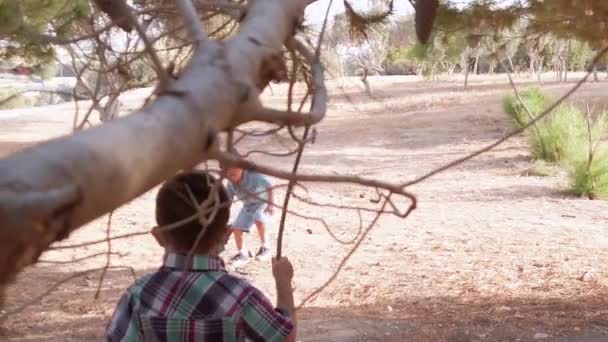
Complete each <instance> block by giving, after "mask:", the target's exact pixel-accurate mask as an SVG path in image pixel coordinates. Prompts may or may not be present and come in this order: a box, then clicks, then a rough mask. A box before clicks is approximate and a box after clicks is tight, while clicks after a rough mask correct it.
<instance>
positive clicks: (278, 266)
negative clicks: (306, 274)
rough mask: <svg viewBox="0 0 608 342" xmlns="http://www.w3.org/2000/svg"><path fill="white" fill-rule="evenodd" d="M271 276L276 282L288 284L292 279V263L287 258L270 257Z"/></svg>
mask: <svg viewBox="0 0 608 342" xmlns="http://www.w3.org/2000/svg"><path fill="white" fill-rule="evenodd" d="M272 276H273V277H274V279H275V281H276V282H277V284H289V285H291V281H292V280H293V265H291V262H289V259H287V258H281V259H276V258H272Z"/></svg>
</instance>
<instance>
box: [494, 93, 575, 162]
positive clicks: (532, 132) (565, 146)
mask: <svg viewBox="0 0 608 342" xmlns="http://www.w3.org/2000/svg"><path fill="white" fill-rule="evenodd" d="M520 96H521V99H522V102H524V103H525V104H526V107H527V108H528V110H529V111H530V114H531V116H532V118H536V117H537V116H538V115H539V114H541V113H542V112H543V111H544V110H545V109H546V108H547V107H548V106H549V105H550V103H551V101H552V99H551V97H550V96H548V95H547V94H545V93H544V92H543V91H542V90H541V89H539V88H530V89H528V90H526V91H524V92H522V93H521V94H520ZM503 108H504V110H505V111H506V112H507V113H508V114H509V115H511V117H512V118H513V122H514V125H515V126H516V127H517V128H521V127H523V126H525V125H527V124H528V123H529V122H530V116H529V115H528V113H527V112H526V110H525V109H524V106H523V104H522V103H521V102H520V101H519V100H517V98H515V97H514V96H507V97H505V99H504V101H503ZM585 132H586V118H585V116H584V115H583V113H582V112H581V110H580V109H578V108H577V107H575V106H572V105H561V106H559V107H558V108H556V109H555V110H554V111H553V112H552V113H551V114H550V115H548V116H546V117H544V118H543V119H541V120H540V121H538V122H537V123H536V125H534V126H532V127H530V129H528V130H527V131H526V137H527V139H528V143H529V145H530V150H531V153H532V156H533V157H534V158H535V159H539V160H545V161H548V162H560V161H562V160H564V159H566V158H568V154H569V153H571V152H573V151H574V150H573V148H572V146H574V145H576V144H577V142H578V141H580V139H581V137H583V136H584V135H585Z"/></svg>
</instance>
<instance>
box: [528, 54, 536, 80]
mask: <svg viewBox="0 0 608 342" xmlns="http://www.w3.org/2000/svg"><path fill="white" fill-rule="evenodd" d="M529 57H530V77H534V76H535V75H536V66H535V65H534V64H535V58H534V57H533V56H532V55H530V56H529Z"/></svg>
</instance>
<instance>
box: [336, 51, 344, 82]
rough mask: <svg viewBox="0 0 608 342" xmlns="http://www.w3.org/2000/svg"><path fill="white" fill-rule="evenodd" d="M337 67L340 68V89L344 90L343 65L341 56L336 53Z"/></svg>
mask: <svg viewBox="0 0 608 342" xmlns="http://www.w3.org/2000/svg"><path fill="white" fill-rule="evenodd" d="M337 55H338V66H339V67H340V88H344V64H342V56H341V55H340V54H339V53H338V54H337Z"/></svg>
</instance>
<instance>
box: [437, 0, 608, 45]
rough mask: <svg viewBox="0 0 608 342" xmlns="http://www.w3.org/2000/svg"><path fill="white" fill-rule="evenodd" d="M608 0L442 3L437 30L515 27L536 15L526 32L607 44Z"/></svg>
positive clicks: (490, 0)
mask: <svg viewBox="0 0 608 342" xmlns="http://www.w3.org/2000/svg"><path fill="white" fill-rule="evenodd" d="M606 13H608V1H572V0H544V1H539V0H534V1H513V2H511V3H506V2H505V1H501V0H479V1H472V2H468V4H467V5H465V6H460V7H457V6H455V5H454V4H453V2H451V1H446V2H442V3H441V6H440V8H439V11H438V15H437V19H436V29H437V30H440V31H447V32H453V31H456V30H463V31H466V32H490V31H492V30H501V29H505V28H509V27H512V26H513V25H514V24H515V23H516V22H517V21H518V19H519V18H522V17H528V18H534V20H530V23H529V25H528V26H527V27H526V32H525V33H526V35H527V36H529V35H532V34H543V33H551V34H553V35H555V36H556V37H558V38H566V39H571V38H573V37H574V38H576V39H578V40H581V41H584V42H587V43H589V44H590V45H591V46H592V47H595V48H597V47H599V46H602V45H604V43H605V41H606V37H607V36H608V16H606Z"/></svg>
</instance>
